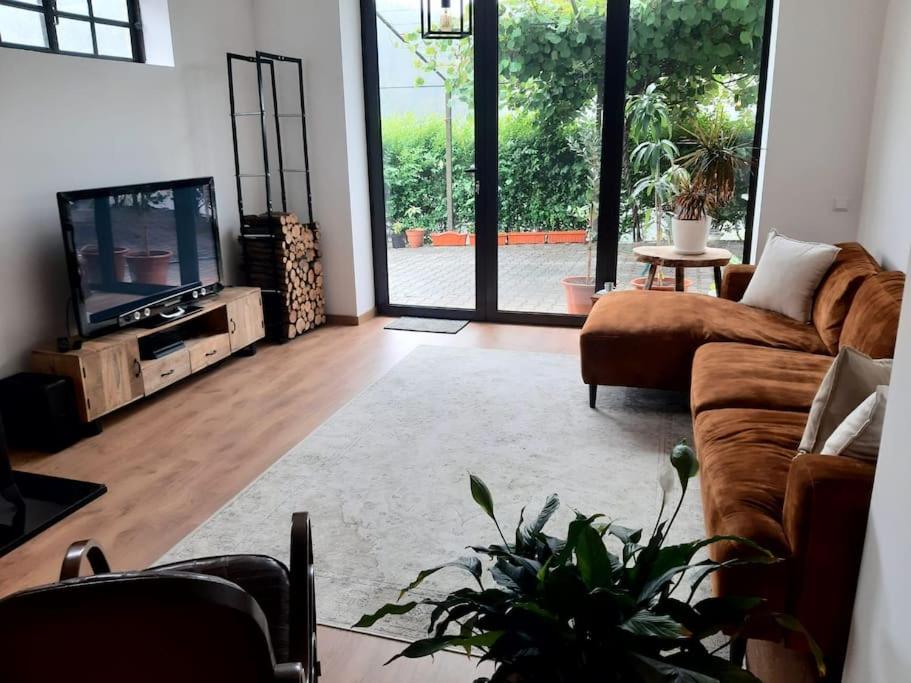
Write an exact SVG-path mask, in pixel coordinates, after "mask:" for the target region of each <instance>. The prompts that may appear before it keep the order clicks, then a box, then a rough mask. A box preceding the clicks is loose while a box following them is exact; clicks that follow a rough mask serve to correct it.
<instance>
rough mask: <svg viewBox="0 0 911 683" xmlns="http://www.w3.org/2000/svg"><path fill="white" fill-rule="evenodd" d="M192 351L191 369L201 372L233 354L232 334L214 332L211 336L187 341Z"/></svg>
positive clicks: (188, 347)
mask: <svg viewBox="0 0 911 683" xmlns="http://www.w3.org/2000/svg"><path fill="white" fill-rule="evenodd" d="M187 349H189V351H190V371H191V372H199V371H200V370H202V369H203V368H205V367H207V366H209V365H214V364H215V363H217V362H218V361H220V360H224V359H225V358H227V357H228V356H230V355H231V335H229V334H227V333H225V334H214V335H212V336H211V337H204V338H202V339H193V340H192V341H188V342H187Z"/></svg>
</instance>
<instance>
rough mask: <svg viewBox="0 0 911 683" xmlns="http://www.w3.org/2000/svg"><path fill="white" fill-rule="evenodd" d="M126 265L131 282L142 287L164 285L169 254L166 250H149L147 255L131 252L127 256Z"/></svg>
mask: <svg viewBox="0 0 911 683" xmlns="http://www.w3.org/2000/svg"><path fill="white" fill-rule="evenodd" d="M127 265H128V266H129V267H130V280H131V281H133V282H136V283H142V284H144V285H166V284H168V266H170V265H171V252H170V251H169V250H167V249H150V250H149V252H148V253H146V252H141V251H139V252H137V251H131V252H130V253H129V254H127Z"/></svg>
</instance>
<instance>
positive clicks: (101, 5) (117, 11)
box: [58, 0, 130, 21]
mask: <svg viewBox="0 0 911 683" xmlns="http://www.w3.org/2000/svg"><path fill="white" fill-rule="evenodd" d="M58 2H59V0H58ZM92 14H94V15H95V16H96V17H99V18H100V19H115V20H117V21H129V19H130V16H129V14H128V13H127V3H126V0H92Z"/></svg>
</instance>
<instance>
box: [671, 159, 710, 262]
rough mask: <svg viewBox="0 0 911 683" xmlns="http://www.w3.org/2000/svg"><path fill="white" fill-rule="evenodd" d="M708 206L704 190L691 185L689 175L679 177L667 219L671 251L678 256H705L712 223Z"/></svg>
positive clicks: (699, 186) (708, 202) (708, 200)
mask: <svg viewBox="0 0 911 683" xmlns="http://www.w3.org/2000/svg"><path fill="white" fill-rule="evenodd" d="M711 206H712V196H711V195H709V194H708V193H707V192H706V189H705V188H704V187H702V186H701V185H697V184H695V183H694V182H693V181H692V180H691V178H690V177H689V174H686V176H685V177H682V178H681V180H680V181H679V183H678V187H677V194H676V195H675V197H674V215H673V217H672V218H671V232H672V233H673V236H674V250H675V251H677V252H679V253H681V254H704V253H705V249H706V245H707V244H708V241H709V227H710V226H711V221H712V219H711V218H709V214H708V211H709V209H710V208H711Z"/></svg>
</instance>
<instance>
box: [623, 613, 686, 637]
mask: <svg viewBox="0 0 911 683" xmlns="http://www.w3.org/2000/svg"><path fill="white" fill-rule="evenodd" d="M620 628H622V629H623V630H624V631H627V632H629V633H632V634H633V635H637V636H647V637H650V638H663V639H671V640H673V639H677V638H681V637H686V636H688V635H690V634H689V631H687V630H686V628H684V626H683V624H681V623H680V622H678V621H677V620H676V619H673V618H672V617H669V616H667V615H666V614H655V613H654V612H651V611H649V610H647V609H643V610H639V611H638V612H636V613H635V614H634V615H633V616H631V617H630V618H629V619H627V620H626V621H624V622H623V623H622V624H620Z"/></svg>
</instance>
